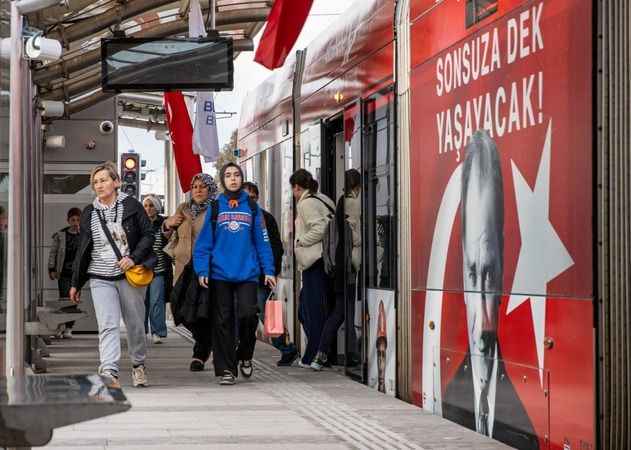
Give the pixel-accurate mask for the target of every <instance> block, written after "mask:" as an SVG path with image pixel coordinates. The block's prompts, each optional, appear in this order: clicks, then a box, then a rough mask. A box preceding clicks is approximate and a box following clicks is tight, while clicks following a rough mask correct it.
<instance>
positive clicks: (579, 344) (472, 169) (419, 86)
mask: <svg viewBox="0 0 631 450" xmlns="http://www.w3.org/2000/svg"><path fill="white" fill-rule="evenodd" d="M590 3H591V2H584V1H582V0H555V1H547V0H539V1H527V2H526V1H517V0H504V1H502V0H498V1H487V2H471V1H467V2H456V1H446V2H443V3H441V4H440V5H437V6H436V7H434V8H432V9H430V10H429V12H427V13H425V14H422V15H421V16H420V18H419V19H417V21H416V22H415V23H414V24H413V26H412V55H413V56H412V58H413V70H412V87H411V90H412V103H411V107H412V121H411V130H412V135H411V139H412V141H411V149H412V150H411V151H412V154H411V168H410V170H411V174H412V179H413V180H415V183H414V186H415V190H416V191H417V192H418V195H414V194H415V193H414V192H412V199H413V200H412V211H411V213H412V248H413V249H414V251H413V256H412V283H413V291H414V294H413V298H414V301H413V316H414V317H417V318H418V320H419V322H420V321H422V323H418V324H416V325H415V328H414V329H415V330H417V331H416V332H417V336H415V337H414V339H415V340H414V342H415V343H416V347H415V350H414V351H415V355H417V358H418V361H417V362H416V364H418V367H419V369H418V371H417V372H415V373H416V379H415V380H413V382H414V383H415V389H417V390H418V396H417V398H418V399H419V401H420V402H421V403H422V405H423V407H424V408H425V409H426V410H429V411H432V412H434V413H435V414H439V415H442V416H443V417H445V418H447V419H449V420H452V421H454V422H457V423H460V424H462V425H464V426H467V427H469V428H471V429H473V430H476V431H478V432H479V433H482V434H485V435H488V436H491V437H493V438H494V439H497V440H500V441H503V442H505V443H507V444H509V445H511V446H513V447H516V448H527V449H539V448H553V449H563V448H571V449H574V448H577V449H579V448H580V449H592V448H594V442H595V441H594V426H593V424H594V420H595V419H594V414H595V400H594V398H595V392H594V390H595V388H594V352H593V348H594V341H593V295H594V294H593V279H592V270H593V255H592V241H593V235H592V233H593V230H592V202H591V199H592V191H593V186H592V184H593V179H592V170H593V169H592V159H591V158H592V93H591V91H592V87H591V86H592V68H591V63H592V62H591V54H592V43H591V41H592V36H591V33H590V32H589V30H591V27H592V24H591V14H592V11H591V5H590ZM480 5H482V6H484V8H482V7H481V6H480ZM476 7H477V8H478V9H475V8H476ZM471 8H473V9H471ZM480 8H482V9H480ZM371 317H372V316H371Z"/></svg>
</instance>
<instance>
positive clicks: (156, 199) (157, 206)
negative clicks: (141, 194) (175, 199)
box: [143, 194, 162, 214]
mask: <svg viewBox="0 0 631 450" xmlns="http://www.w3.org/2000/svg"><path fill="white" fill-rule="evenodd" d="M144 200H149V201H150V202H151V203H152V204H153V207H154V208H155V209H156V212H157V213H158V214H161V213H162V202H161V201H160V198H159V197H158V196H157V195H153V194H149V195H147V196H146V197H145V199H144ZM144 200H143V201H144Z"/></svg>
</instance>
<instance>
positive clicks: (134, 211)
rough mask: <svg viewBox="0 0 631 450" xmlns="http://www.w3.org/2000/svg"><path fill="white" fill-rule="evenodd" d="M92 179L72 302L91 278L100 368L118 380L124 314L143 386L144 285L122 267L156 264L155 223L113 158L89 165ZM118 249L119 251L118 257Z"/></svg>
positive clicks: (136, 380)
mask: <svg viewBox="0 0 631 450" xmlns="http://www.w3.org/2000/svg"><path fill="white" fill-rule="evenodd" d="M90 184H91V185H92V189H93V190H94V192H95V193H96V198H95V199H94V202H93V203H92V204H91V205H89V206H87V207H86V208H85V209H84V210H83V213H82V214H81V224H80V231H79V250H78V251H77V256H76V258H75V261H74V265H73V270H72V282H71V283H70V284H71V287H70V300H71V301H72V302H73V303H75V304H78V303H79V302H80V301H81V288H82V287H83V285H84V284H85V283H86V282H87V281H88V280H89V282H90V291H91V294H92V301H93V303H94V311H95V313H96V320H97V323H98V327H99V356H100V359H101V365H100V367H99V373H100V374H102V375H105V376H108V377H110V378H111V379H112V380H113V382H114V384H118V374H119V360H120V356H121V342H120V321H121V317H122V319H123V321H124V323H125V327H126V329H127V344H128V348H129V357H130V359H131V362H132V364H133V369H132V383H133V385H134V386H147V374H146V370H145V357H146V353H147V342H146V339H145V327H144V319H145V302H144V300H145V293H146V290H147V288H146V286H145V287H135V286H132V285H131V284H130V283H129V282H128V281H127V279H126V278H125V272H126V271H127V270H129V269H131V268H132V267H134V266H136V265H142V266H144V267H145V268H147V269H153V267H154V266H155V263H156V255H155V254H154V253H153V241H154V233H153V227H152V226H151V222H150V221H149V218H148V217H147V214H146V213H145V210H144V209H143V207H142V204H141V203H140V202H139V201H138V200H136V199H135V198H134V197H131V196H128V195H126V194H125V193H122V192H119V188H120V185H121V180H120V176H119V174H118V172H117V171H116V166H115V165H114V163H112V162H106V163H103V164H99V165H98V166H96V167H95V168H94V169H92V172H91V174H90ZM115 246H116V248H115ZM117 255H121V256H122V257H121V258H120V259H119V257H118V256H117Z"/></svg>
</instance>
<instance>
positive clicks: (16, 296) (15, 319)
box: [6, 0, 25, 377]
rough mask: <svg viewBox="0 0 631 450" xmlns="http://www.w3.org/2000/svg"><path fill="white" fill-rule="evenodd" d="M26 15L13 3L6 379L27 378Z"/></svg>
mask: <svg viewBox="0 0 631 450" xmlns="http://www.w3.org/2000/svg"><path fill="white" fill-rule="evenodd" d="M23 48H24V47H23V42H22V15H21V14H20V13H19V11H18V8H17V5H16V1H15V0H14V1H12V2H11V69H10V77H11V79H10V85H9V86H10V90H9V99H10V107H9V109H10V112H9V220H8V232H7V238H8V239H7V241H8V250H7V255H8V264H7V266H8V267H7V331H6V376H7V377H17V376H23V375H24V296H25V291H24V280H25V274H24V273H23V271H24V241H25V236H24V232H23V230H24V223H23V222H24V221H23V217H24V216H23V214H24V204H23V201H24V200H23V199H24V193H23V191H22V188H23V170H22V167H23V165H22V160H23V151H22V147H23V137H24V126H23V123H22V120H23V117H24V116H23V104H24V102H23V100H24V99H23V98H22V83H23V80H24V61H23V58H22V52H23V51H24V50H23Z"/></svg>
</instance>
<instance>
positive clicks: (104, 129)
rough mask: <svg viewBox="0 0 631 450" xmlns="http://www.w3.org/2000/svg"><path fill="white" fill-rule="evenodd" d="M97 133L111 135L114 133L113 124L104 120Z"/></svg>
mask: <svg viewBox="0 0 631 450" xmlns="http://www.w3.org/2000/svg"><path fill="white" fill-rule="evenodd" d="M99 131H100V132H101V134H112V133H113V132H114V124H113V123H112V122H110V121H109V120H104V121H103V122H101V124H100V125H99Z"/></svg>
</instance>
